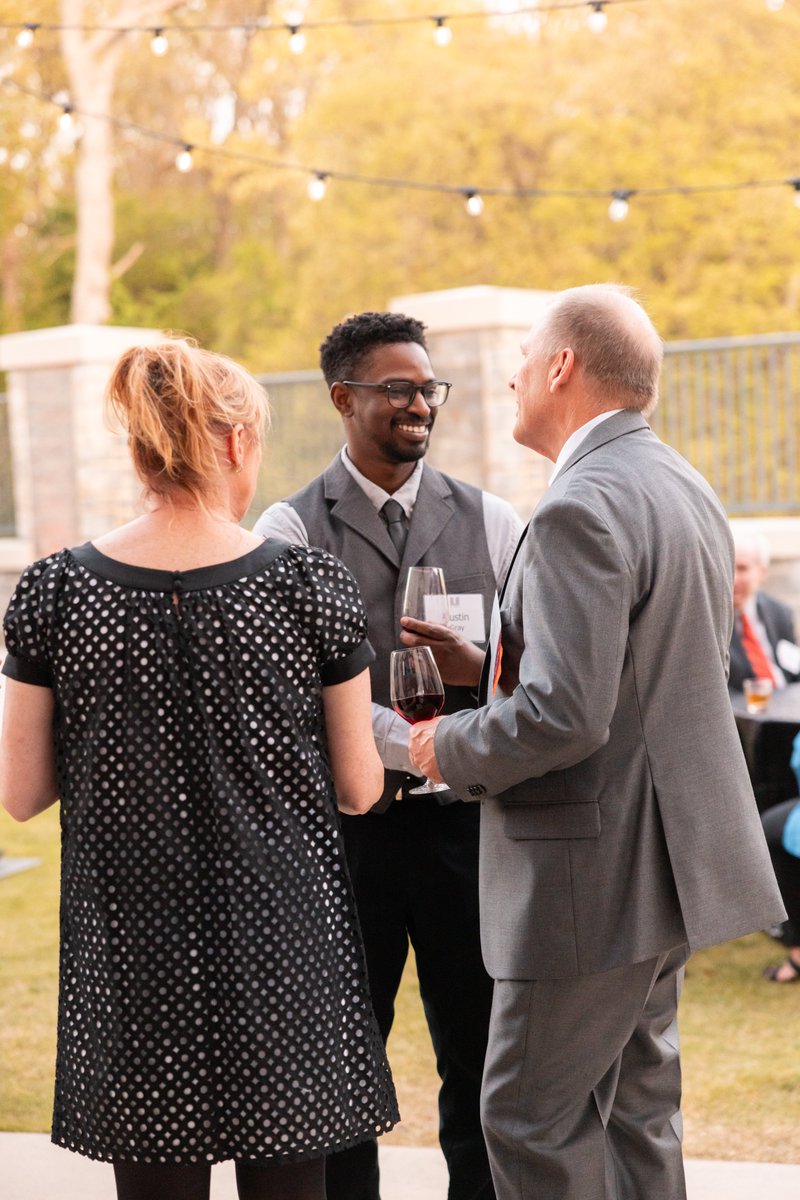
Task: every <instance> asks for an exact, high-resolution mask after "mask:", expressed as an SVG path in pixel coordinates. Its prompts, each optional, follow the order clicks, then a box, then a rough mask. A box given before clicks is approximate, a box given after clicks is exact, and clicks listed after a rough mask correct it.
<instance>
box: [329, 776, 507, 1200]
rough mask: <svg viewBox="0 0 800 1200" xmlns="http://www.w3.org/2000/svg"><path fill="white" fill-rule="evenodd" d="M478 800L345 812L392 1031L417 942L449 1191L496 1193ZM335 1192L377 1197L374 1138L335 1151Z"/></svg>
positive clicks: (415, 799) (479, 1199)
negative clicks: (483, 1104) (484, 1081)
mask: <svg viewBox="0 0 800 1200" xmlns="http://www.w3.org/2000/svg"><path fill="white" fill-rule="evenodd" d="M479 820H480V811H479V805H477V804H474V805H472V804H463V803H461V802H460V801H459V802H457V803H455V804H449V805H439V804H437V803H436V798H435V796H407V797H405V798H404V799H403V800H399V801H395V803H393V804H392V805H391V807H390V808H389V809H388V811H387V812H385V813H380V814H377V813H376V814H373V815H370V814H367V815H366V816H363V817H347V816H345V817H343V818H342V825H343V828H344V839H345V845H346V848H347V858H348V862H349V865H350V873H351V877H352V880H353V887H354V890H355V895H356V901H357V904H358V912H359V917H360V920H361V928H362V933H363V936H364V945H365V947H366V956H367V969H368V972H369V985H370V991H371V994H372V1003H373V1006H374V1009H375V1015H376V1017H377V1020H378V1025H379V1026H380V1030H381V1033H382V1035H383V1039H384V1041H386V1040H387V1039H388V1037H389V1031H390V1030H391V1027H392V1021H393V1019H394V1005H395V997H396V996H397V990H398V988H399V986H400V979H401V976H402V974H403V967H404V965H405V961H406V957H407V955H408V946H409V941H410V942H411V945H412V946H413V947H414V953H415V955H416V960H417V974H418V976H419V986H420V995H421V997H422V1003H423V1007H424V1010H425V1016H426V1018H427V1021H428V1028H429V1029H430V1034H431V1040H432V1042H433V1047H434V1051H435V1053H436V1066H437V1069H438V1072H439V1076H440V1078H441V1081H442V1082H441V1088H440V1091H439V1140H440V1143H441V1147H442V1152H443V1154H444V1157H445V1159H446V1161H447V1166H448V1170H449V1174H450V1187H449V1191H448V1200H494V1188H493V1186H492V1182H491V1173H490V1170H489V1162H488V1158H487V1155H486V1147H485V1144H484V1140H483V1133H482V1131H481V1125H480V1087H481V1077H482V1074H483V1061H484V1057H485V1054H486V1041H487V1036H488V1029H489V1017H490V1014H491V1005H492V981H491V979H490V978H489V976H488V975H487V974H486V970H485V968H484V966H483V960H482V958H481V952H480V935H479V926H478V824H479ZM326 1182H327V1189H328V1200H379V1194H380V1192H379V1178H378V1150H377V1144H376V1143H375V1142H368V1143H364V1144H362V1145H360V1146H357V1147H355V1148H354V1149H353V1150H344V1151H341V1152H340V1153H338V1154H333V1155H331V1156H330V1157H329V1158H328V1160H327V1173H326Z"/></svg>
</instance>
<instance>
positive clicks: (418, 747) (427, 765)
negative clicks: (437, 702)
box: [408, 717, 445, 783]
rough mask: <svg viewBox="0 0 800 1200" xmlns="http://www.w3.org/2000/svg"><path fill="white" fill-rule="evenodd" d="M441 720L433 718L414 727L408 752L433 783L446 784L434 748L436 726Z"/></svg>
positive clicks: (415, 764)
mask: <svg viewBox="0 0 800 1200" xmlns="http://www.w3.org/2000/svg"><path fill="white" fill-rule="evenodd" d="M441 719H442V718H441V717H433V719H432V720H430V721H421V722H420V723H419V724H417V725H412V727H411V734H410V736H409V739H408V751H409V754H410V755H411V761H412V763H413V764H414V766H415V767H416V768H417V770H418V771H422V773H423V775H425V776H426V777H427V778H428V779H430V780H431V781H432V782H433V783H444V782H445V781H444V780H443V778H442V773H441V771H440V770H439V767H438V764H437V762H436V751H435V750H434V748H433V739H434V737H435V736H436V726H437V725H438V724H439V722H440V721H441Z"/></svg>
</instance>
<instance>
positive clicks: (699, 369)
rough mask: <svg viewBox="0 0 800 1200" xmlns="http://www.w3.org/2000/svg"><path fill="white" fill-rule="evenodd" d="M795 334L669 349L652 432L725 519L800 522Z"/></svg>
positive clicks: (799, 340) (799, 343)
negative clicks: (698, 477)
mask: <svg viewBox="0 0 800 1200" xmlns="http://www.w3.org/2000/svg"><path fill="white" fill-rule="evenodd" d="M795 396H798V398H799V399H800V333H772V334H764V335H762V336H759V337H736V338H714V339H712V340H708V341H691V342H690V341H686V342H669V343H667V345H666V347H665V353H664V370H663V375H662V384H661V400H660V403H659V406H658V408H657V409H656V412H655V413H654V415H653V428H654V429H655V430H656V432H657V433H658V434H659V436H660V437H662V438H663V439H664V441H665V442H669V444H670V445H671V446H674V447H675V449H676V450H678V451H680V453H681V454H683V456H684V457H685V458H687V459H688V460H689V462H691V463H692V464H693V465H694V466H695V467H697V469H698V471H700V472H701V473H702V474H703V475H705V477H706V479H707V480H708V481H709V483H710V484H711V486H712V487H713V488H714V489H715V491H716V492H717V494H718V495H719V497H720V499H721V500H722V502H723V504H724V505H725V508H726V509H727V511H728V513H729V514H730V515H731V516H765V515H783V516H796V515H800V475H799V474H798V465H800V421H799V420H798V409H799V408H800V405H798V403H797V402H796V401H795Z"/></svg>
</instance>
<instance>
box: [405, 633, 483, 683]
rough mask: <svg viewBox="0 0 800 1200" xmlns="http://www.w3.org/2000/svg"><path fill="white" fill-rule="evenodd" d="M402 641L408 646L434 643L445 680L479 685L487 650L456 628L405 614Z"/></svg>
mask: <svg viewBox="0 0 800 1200" xmlns="http://www.w3.org/2000/svg"><path fill="white" fill-rule="evenodd" d="M400 624H401V626H402V630H401V633H400V641H401V642H402V643H403V645H404V646H430V648H431V651H432V653H433V657H434V658H435V659H436V665H437V667H438V668H439V673H440V675H441V677H442V679H443V680H444V682H445V683H451V684H460V685H461V686H462V687H477V686H478V684H479V683H480V679H481V670H482V668H483V658H484V653H483V650H481V648H480V647H479V646H476V645H475V643H474V642H469V641H467V639H466V638H465V637H463V636H462V635H461V634H460V633H457V632H456V630H455V629H451V628H450V627H449V626H448V625H440V624H439V623H438V622H436V623H434V622H433V621H418V620H416V619H415V618H414V617H408V616H405V617H402V618H401V620H400Z"/></svg>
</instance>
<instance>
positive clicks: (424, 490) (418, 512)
mask: <svg viewBox="0 0 800 1200" xmlns="http://www.w3.org/2000/svg"><path fill="white" fill-rule="evenodd" d="M454 512H455V501H454V499H453V493H452V492H451V491H450V487H449V485H448V483H447V482H446V480H445V479H444V477H443V476H442V475H440V474H439V472H438V471H434V470H433V468H432V467H428V466H423V468H422V479H421V480H420V485H419V491H418V492H417V499H416V502H415V504H414V511H413V512H412V514H411V523H410V524H409V527H408V540H407V541H406V545H405V549H404V551H403V561H402V563H401V566H402V567H409V566H413V565H414V564H415V563H418V562H419V561H420V560H421V559H422V558H423V556H424V555H425V554H426V552H427V551H428V550H429V549H430V548H431V546H432V545H433V543H434V542H435V541H436V539H437V538H438V537H439V535H440V534H441V533H442V531H443V530H444V529H445V527H446V526H447V524H448V522H449V521H450V520H451V519H452V516H453V513H454ZM387 536H388V535H387ZM431 565H432V566H436V565H437V564H436V563H433V564H431Z"/></svg>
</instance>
